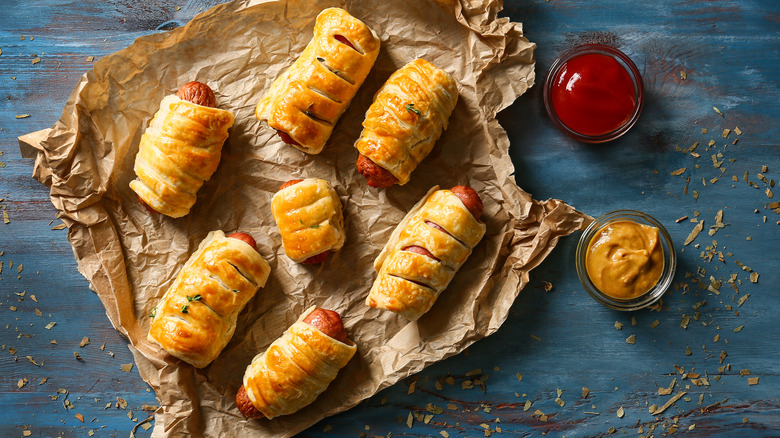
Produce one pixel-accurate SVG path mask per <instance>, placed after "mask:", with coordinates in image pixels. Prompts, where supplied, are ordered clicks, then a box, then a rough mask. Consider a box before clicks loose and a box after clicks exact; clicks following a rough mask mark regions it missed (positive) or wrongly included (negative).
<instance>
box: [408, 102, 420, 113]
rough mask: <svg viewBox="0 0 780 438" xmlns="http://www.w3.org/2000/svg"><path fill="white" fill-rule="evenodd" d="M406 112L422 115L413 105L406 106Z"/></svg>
mask: <svg viewBox="0 0 780 438" xmlns="http://www.w3.org/2000/svg"><path fill="white" fill-rule="evenodd" d="M406 110H407V111H409V112H410V113H415V114H418V115H419V114H422V113H421V112H420V110H418V109H417V108H415V107H414V104H413V103H407V104H406Z"/></svg>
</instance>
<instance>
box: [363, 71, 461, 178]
mask: <svg viewBox="0 0 780 438" xmlns="http://www.w3.org/2000/svg"><path fill="white" fill-rule="evenodd" d="M457 102H458V87H457V83H456V82H455V79H453V78H452V76H450V75H449V74H448V73H447V72H445V71H444V70H441V69H439V68H437V67H436V66H434V65H433V64H431V63H430V62H428V61H426V60H424V59H416V60H414V61H412V62H410V63H408V64H406V65H405V66H403V67H402V68H401V69H399V70H397V71H396V72H395V73H393V74H392V75H391V76H390V78H389V79H388V80H387V82H385V84H384V85H383V86H382V88H380V89H379V91H378V92H377V93H376V96H375V97H374V102H373V103H372V104H371V106H370V107H369V109H368V111H367V112H366V118H365V120H364V121H363V132H362V133H361V134H360V138H359V139H358V140H357V142H356V143H355V147H356V148H357V150H358V151H359V152H360V153H361V154H362V155H364V156H366V157H368V158H369V159H370V160H371V161H373V162H374V163H376V164H377V165H379V166H381V167H382V168H384V169H386V170H388V171H389V172H390V173H392V174H393V176H395V177H396V178H397V179H398V184H399V185H404V184H406V183H407V182H408V181H409V178H410V176H411V174H412V171H414V169H415V168H416V167H417V165H418V164H420V162H421V161H422V160H423V159H424V158H425V157H426V156H428V154H429V153H430V152H431V149H433V146H434V144H435V143H436V141H437V140H438V139H439V137H440V136H441V133H442V131H443V130H445V129H447V121H448V119H449V117H450V114H451V113H452V110H453V109H454V108H455V104H456V103H457Z"/></svg>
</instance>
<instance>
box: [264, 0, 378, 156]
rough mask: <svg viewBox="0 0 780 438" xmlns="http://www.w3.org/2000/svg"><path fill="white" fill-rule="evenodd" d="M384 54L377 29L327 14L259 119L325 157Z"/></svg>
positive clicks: (276, 84)
mask: <svg viewBox="0 0 780 438" xmlns="http://www.w3.org/2000/svg"><path fill="white" fill-rule="evenodd" d="M378 54H379V37H377V35H376V33H375V32H374V31H373V30H371V29H370V28H369V27H368V26H366V25H365V24H364V23H363V22H362V21H360V20H358V19H357V18H355V17H353V16H351V15H349V13H348V12H347V11H345V10H343V9H339V8H328V9H325V10H324V11H322V12H321V13H320V14H319V15H318V16H317V22H316V24H315V25H314V36H313V37H312V39H311V42H309V44H308V45H307V46H306V48H305V49H304V50H303V53H302V54H301V56H300V57H299V58H298V59H297V60H296V61H295V62H294V63H293V65H291V66H290V68H288V69H287V70H286V71H285V72H284V73H282V74H281V75H280V76H279V77H278V78H276V80H275V81H274V82H273V83H272V84H271V88H270V89H269V90H268V91H267V92H266V94H265V96H264V97H263V99H262V100H261V101H260V103H259V104H258V105H257V109H256V111H255V114H256V115H257V118H258V119H260V120H267V121H268V126H270V127H271V128H273V129H275V130H276V131H277V132H278V133H279V136H280V137H281V138H282V140H283V141H284V142H285V143H288V144H291V145H293V146H295V147H296V148H298V149H300V150H302V151H304V152H307V153H310V154H319V153H320V152H321V151H322V148H323V147H324V146H325V142H326V141H328V138H329V137H330V134H331V132H332V131H333V126H334V125H335V124H336V121H337V120H338V118H339V117H341V114H343V113H344V111H345V110H346V109H347V107H348V106H349V102H350V101H351V100H352V98H353V97H354V96H355V93H356V92H357V89H358V88H360V85H361V84H363V81H364V80H365V79H366V76H368V72H369V71H370V70H371V67H372V66H373V65H374V61H375V60H376V57H377V55H378Z"/></svg>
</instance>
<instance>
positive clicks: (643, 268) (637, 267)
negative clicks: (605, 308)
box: [585, 221, 664, 300]
mask: <svg viewBox="0 0 780 438" xmlns="http://www.w3.org/2000/svg"><path fill="white" fill-rule="evenodd" d="M585 269H586V270H587V272H588V277H590V281H592V282H593V285H594V286H596V288H598V289H599V290H600V291H601V292H603V293H604V294H606V295H609V296H611V297H613V298H617V299H621V300H628V299H632V298H636V297H638V296H640V295H642V294H644V293H645V292H647V291H648V290H650V289H652V288H653V286H655V285H656V283H658V280H659V279H660V278H661V273H662V272H663V270H664V250H663V247H662V246H661V242H660V241H659V237H658V228H655V227H650V226H647V225H642V224H638V223H635V222H630V221H619V222H613V223H611V224H608V225H605V226H604V227H602V228H601V229H600V230H599V231H598V232H597V233H596V235H595V236H593V238H592V239H591V241H590V244H589V245H588V252H587V254H586V256H585Z"/></svg>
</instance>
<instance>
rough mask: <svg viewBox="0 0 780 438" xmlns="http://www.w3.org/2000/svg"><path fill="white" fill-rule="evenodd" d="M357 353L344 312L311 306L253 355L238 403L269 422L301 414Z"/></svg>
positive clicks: (240, 406)
mask: <svg viewBox="0 0 780 438" xmlns="http://www.w3.org/2000/svg"><path fill="white" fill-rule="evenodd" d="M355 351H357V346H355V343H354V342H352V341H350V340H349V339H347V335H346V332H345V331H344V326H343V324H342V322H341V318H340V317H339V315H338V314H337V313H336V312H333V311H331V310H325V309H317V308H315V307H312V308H310V309H309V310H307V311H306V312H304V314H303V315H301V317H300V318H298V321H296V322H295V323H294V324H293V325H292V326H290V328H288V329H287V331H285V332H284V334H283V335H282V336H281V337H280V338H279V339H277V340H275V341H274V342H273V343H272V344H271V346H269V347H268V349H267V350H266V351H264V352H263V353H261V354H258V355H257V356H255V358H254V359H252V363H251V364H250V365H249V366H248V367H247V369H246V372H245V373H244V381H243V386H241V388H239V390H238V393H237V394H236V406H237V407H238V409H239V411H241V413H242V414H244V415H245V416H247V417H250V418H260V417H262V416H265V417H266V418H268V419H269V420H270V419H272V418H274V417H278V416H281V415H288V414H292V413H294V412H297V411H298V410H300V409H302V408H304V407H306V406H308V405H309V404H311V403H312V402H313V401H314V400H315V399H316V398H317V396H319V395H320V394H321V393H322V392H323V391H325V389H326V388H327V387H328V385H329V384H330V382H332V381H333V379H335V378H336V375H337V374H338V372H339V370H340V369H341V368H343V367H344V366H345V365H346V364H347V362H349V360H350V359H351V358H352V356H353V355H354V354H355Z"/></svg>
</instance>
